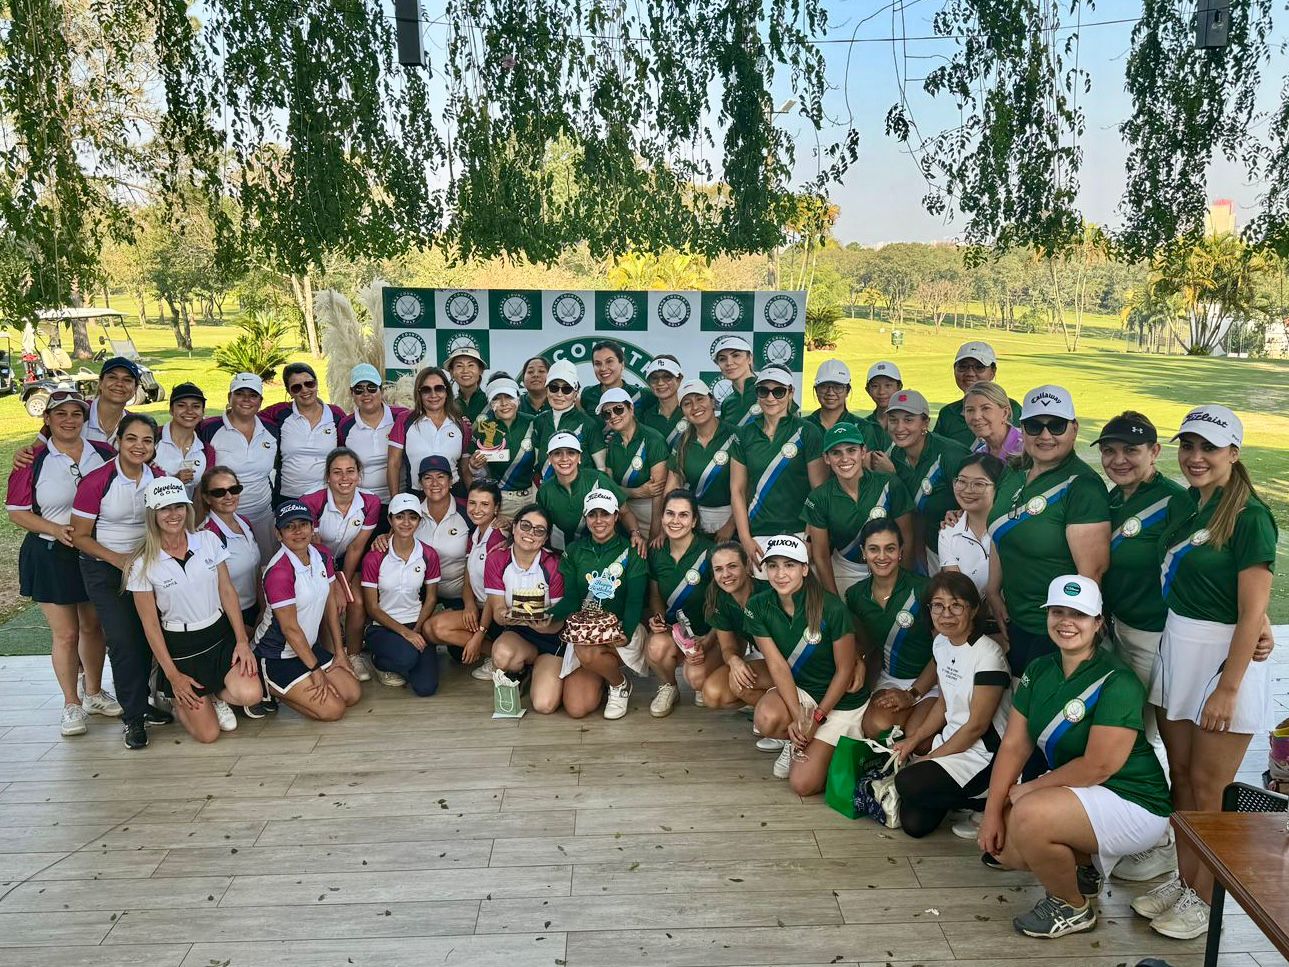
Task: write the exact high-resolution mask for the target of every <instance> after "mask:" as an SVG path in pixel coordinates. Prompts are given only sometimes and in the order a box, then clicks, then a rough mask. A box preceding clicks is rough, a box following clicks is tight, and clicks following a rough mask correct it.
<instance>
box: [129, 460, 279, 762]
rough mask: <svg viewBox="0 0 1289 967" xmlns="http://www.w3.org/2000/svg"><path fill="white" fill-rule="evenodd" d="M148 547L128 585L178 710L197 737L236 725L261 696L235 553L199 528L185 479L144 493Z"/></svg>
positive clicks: (164, 480)
mask: <svg viewBox="0 0 1289 967" xmlns="http://www.w3.org/2000/svg"><path fill="white" fill-rule="evenodd" d="M143 500H144V507H145V509H144V527H145V536H144V539H143V546H142V547H141V548H140V549H139V551H138V553H137V554H135V555H134V556H133V557H132V560H131V563H130V568H129V572H128V577H127V578H126V590H128V591H130V592H131V593H132V594H133V595H134V606H135V609H136V610H137V611H138V614H139V620H140V621H141V622H142V624H143V631H144V634H145V635H146V636H147V643H148V646H149V647H150V648H151V649H152V654H153V656H154V657H155V658H156V660H157V664H158V665H159V666H160V668H161V671H162V673H163V674H164V675H165V679H166V682H167V685H166V686H164V687H165V690H167V691H168V692H169V694H170V695H171V697H172V699H173V703H174V710H175V715H176V717H178V719H179V722H180V724H181V725H183V727H184V728H185V729H187V730H188V734H189V735H191V736H192V737H193V738H194V739H196V740H197V741H198V742H214V741H215V740H216V739H217V738H219V733H220V732H221V731H222V732H231V731H233V730H234V729H235V728H237V717H236V716H235V715H234V714H233V710H232V709H231V708H230V707H229V703H232V704H233V705H253V704H254V703H255V702H258V701H259V698H260V680H259V673H258V670H257V669H256V667H255V656H254V655H253V654H251V649H250V645H249V644H247V636H246V626H245V625H243V624H242V613H241V609H240V607H239V606H238V601H237V590H236V589H235V588H234V587H233V582H232V579H231V578H230V577H229V574H228V564H227V561H228V551H227V549H226V548H225V547H224V545H223V543H222V542H221V541H220V539H219V537H218V536H217V535H215V534H213V533H211V532H210V531H208V530H200V531H199V530H197V529H196V524H195V522H194V520H193V512H192V502H191V500H190V499H189V497H188V492H187V488H186V487H185V485H184V483H183V481H181V480H179V479H178V478H176V477H161V478H159V479H157V480H154V481H152V483H150V484H148V486H147V488H146V490H145V491H144V497H143Z"/></svg>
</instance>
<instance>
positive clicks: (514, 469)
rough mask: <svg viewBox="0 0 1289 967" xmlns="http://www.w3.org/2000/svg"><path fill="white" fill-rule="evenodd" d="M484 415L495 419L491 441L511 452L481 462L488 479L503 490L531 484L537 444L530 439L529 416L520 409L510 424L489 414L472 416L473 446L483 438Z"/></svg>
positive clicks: (520, 488)
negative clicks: (481, 424)
mask: <svg viewBox="0 0 1289 967" xmlns="http://www.w3.org/2000/svg"><path fill="white" fill-rule="evenodd" d="M485 419H486V420H491V421H492V422H495V423H496V425H497V434H496V437H495V439H494V442H496V443H498V444H500V445H502V446H503V447H505V448H506V450H508V451H509V454H510V455H509V456H508V457H507V458H506V459H505V460H489V461H488V462H487V463H486V464H484V466H485V467H486V468H487V470H486V472H487V474H488V479H489V480H492V481H493V482H494V483H496V484H497V486H498V487H500V488H501V489H502V490H527V489H528V488H529V487H531V486H532V485H533V465H534V460H535V458H536V448H537V444H536V443H535V442H534V441H533V436H534V430H533V421H532V417H528V416H524V415H523V414H522V413H520V414H517V415H516V416H515V422H513V423H512V424H510V426H506V424H505V423H503V422H502V421H501V420H500V419H497V417H495V416H491V415H487V416H485V417H481V418H480V419H478V420H475V423H474V434H473V436H472V437H471V439H472V441H473V442H474V445H475V449H476V450H477V449H478V445H479V443H480V442H481V441H482V440H483V432H482V430H481V429H480V423H482V422H484V420H485Z"/></svg>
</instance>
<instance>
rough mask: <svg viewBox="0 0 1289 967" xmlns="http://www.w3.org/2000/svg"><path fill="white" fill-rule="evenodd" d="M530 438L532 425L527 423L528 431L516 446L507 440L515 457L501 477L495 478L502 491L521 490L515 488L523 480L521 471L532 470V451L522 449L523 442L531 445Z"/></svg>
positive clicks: (520, 488)
mask: <svg viewBox="0 0 1289 967" xmlns="http://www.w3.org/2000/svg"><path fill="white" fill-rule="evenodd" d="M532 438H533V424H532V423H529V424H528V429H527V430H525V431H524V435H523V437H522V438H520V440H519V441H518V443H517V444H514V445H511V443H510V441H509V440H507V441H506V443H507V445H508V446H512V450H513V452H515V455H514V456H513V457H511V459H510V463H509V465H508V466H507V467H506V469H505V470H503V471H502V473H501V476H500V477H498V478H497V485H498V486H499V487H500V488H501V489H502V490H522V489H523V488H522V487H519V486H517V484H519V483H520V482H521V481H522V479H523V478H522V476H521V473H522V471H524V470H531V469H532V461H533V451H532V450H531V449H530V450H525V449H524V448H523V443H524V441H525V440H527V441H529V442H530V443H531V442H532ZM548 466H549V464H548Z"/></svg>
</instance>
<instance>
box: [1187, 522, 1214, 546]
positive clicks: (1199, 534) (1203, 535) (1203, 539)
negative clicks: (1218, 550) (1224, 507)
mask: <svg viewBox="0 0 1289 967" xmlns="http://www.w3.org/2000/svg"><path fill="white" fill-rule="evenodd" d="M1212 536H1213V535H1212V534H1210V533H1209V532H1208V528H1207V527H1201V528H1200V529H1199V530H1197V531H1196V532H1195V533H1194V534H1192V535H1191V543H1192V544H1193V545H1195V546H1196V547H1199V546H1200V545H1201V544H1207V543H1208V541H1209V538H1210V537H1212Z"/></svg>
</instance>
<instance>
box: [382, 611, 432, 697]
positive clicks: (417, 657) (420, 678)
mask: <svg viewBox="0 0 1289 967" xmlns="http://www.w3.org/2000/svg"><path fill="white" fill-rule="evenodd" d="M404 627H406V628H409V629H410V628H412V627H413V626H412V625H404ZM363 641H364V643H365V644H366V645H367V650H368V651H370V652H371V657H372V663H373V664H374V665H375V666H376V667H377V668H379V669H380V670H381V671H383V672H394V674H396V675H402V676H403V677H404V678H406V679H407V686H408V688H410V689H411V690H412V691H413V692H415V693H416V694H417V695H421V696H425V695H433V694H434V693H435V692H437V691H438V690H439V654H438V648H436V647H435V646H434V645H433V644H427V645H426V646H425V650H424V651H417V650H416V649H415V648H414V647H412V645H411V644H409V643H408V641H407V639H406V638H404V637H403V636H402V635H399V634H395V633H394V632H392V631H390V630H389V629H388V628H386V627H385V626H384V625H378V624H376V623H375V622H373V623H372V624H369V625H368V626H367V631H366V633H365V634H364V635H363Z"/></svg>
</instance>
